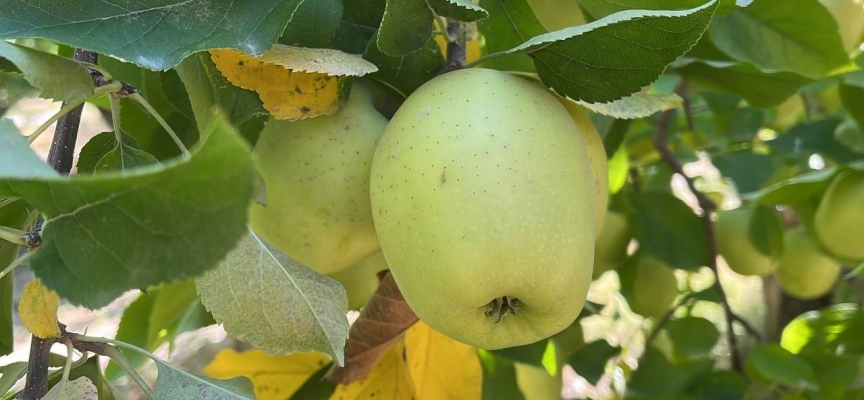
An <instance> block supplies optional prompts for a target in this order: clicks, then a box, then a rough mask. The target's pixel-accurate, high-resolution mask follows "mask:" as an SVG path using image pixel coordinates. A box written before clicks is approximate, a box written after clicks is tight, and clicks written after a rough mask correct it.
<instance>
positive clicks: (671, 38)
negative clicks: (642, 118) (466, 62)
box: [507, 0, 717, 103]
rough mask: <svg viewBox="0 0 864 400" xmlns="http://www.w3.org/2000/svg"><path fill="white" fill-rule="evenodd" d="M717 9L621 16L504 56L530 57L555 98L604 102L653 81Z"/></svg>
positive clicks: (561, 33)
mask: <svg viewBox="0 0 864 400" xmlns="http://www.w3.org/2000/svg"><path fill="white" fill-rule="evenodd" d="M716 6H717V1H716V0H711V1H710V2H708V3H705V4H704V5H702V6H700V7H697V8H694V9H690V10H686V11H641V10H639V11H637V10H631V11H624V12H620V13H617V14H613V15H610V16H608V17H606V18H603V19H601V20H598V21H595V22H592V23H590V24H586V25H579V26H575V27H571V28H565V29H562V30H560V31H555V32H551V33H547V34H544V35H539V36H535V37H533V38H531V39H529V40H528V41H527V42H525V43H523V44H521V45H519V46H517V47H514V48H512V49H510V50H508V51H507V52H508V53H511V54H517V53H524V54H528V55H530V56H531V58H532V59H533V60H534V65H535V67H536V68H537V74H538V75H539V77H540V80H541V81H542V82H543V83H544V84H545V85H546V86H547V87H550V88H552V89H553V90H554V91H555V92H557V93H558V94H560V95H562V96H566V97H569V98H571V99H574V100H582V101H586V102H589V103H606V102H610V101H613V100H617V99H620V98H622V97H625V96H629V95H631V94H633V93H636V92H638V91H639V90H641V88H642V87H643V86H646V85H648V84H650V83H651V82H653V81H654V80H656V79H657V77H658V76H660V74H661V73H663V71H664V70H665V69H666V66H667V65H669V64H670V63H672V62H673V61H675V59H676V58H678V57H679V56H681V55H682V54H684V53H686V52H687V50H689V49H690V48H691V47H692V46H693V45H694V44H695V43H696V41H697V40H699V38H700V37H701V36H702V33H703V32H704V31H705V28H706V27H707V26H708V22H709V21H710V20H711V16H712V15H713V13H714V9H716ZM608 49H615V51H614V52H609V50H608ZM598 54H604V55H605V56H604V57H600V58H598V57H597V55H598ZM634 66H638V67H634Z"/></svg>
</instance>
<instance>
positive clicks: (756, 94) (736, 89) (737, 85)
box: [679, 62, 813, 108]
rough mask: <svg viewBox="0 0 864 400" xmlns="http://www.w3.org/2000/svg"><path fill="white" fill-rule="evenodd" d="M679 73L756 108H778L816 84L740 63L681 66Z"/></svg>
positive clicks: (708, 88)
mask: <svg viewBox="0 0 864 400" xmlns="http://www.w3.org/2000/svg"><path fill="white" fill-rule="evenodd" d="M679 71H680V72H681V74H682V75H683V76H684V77H685V78H686V79H687V80H688V81H690V82H692V83H694V84H695V86H697V87H700V88H703V89H706V90H712V91H717V92H725V93H735V94H738V95H740V96H741V97H743V98H744V99H746V100H747V102H748V103H749V104H750V105H751V106H753V107H756V108H770V107H774V106H777V105H779V104H780V103H782V102H784V101H785V100H786V99H788V98H789V96H791V95H793V94H795V93H797V92H798V90H799V89H801V88H802V87H804V86H806V85H808V84H809V83H811V82H813V80H812V79H809V78H805V77H803V76H801V75H798V74H794V73H792V72H776V73H766V72H762V71H760V70H759V69H757V68H756V67H754V66H753V65H752V64H747V63H738V62H707V63H703V62H695V63H690V64H688V65H686V66H680V67H679Z"/></svg>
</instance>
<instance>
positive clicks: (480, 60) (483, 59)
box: [462, 51, 510, 68]
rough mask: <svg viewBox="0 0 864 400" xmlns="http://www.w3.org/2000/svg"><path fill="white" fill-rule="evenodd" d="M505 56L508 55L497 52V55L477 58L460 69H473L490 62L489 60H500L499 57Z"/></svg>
mask: <svg viewBox="0 0 864 400" xmlns="http://www.w3.org/2000/svg"><path fill="white" fill-rule="evenodd" d="M507 55H510V54H509V53H507V52H503V51H501V52H498V53H492V54H487V55H485V56H482V57H479V58H477V59H476V60H474V61H471V62H470V63H466V64H464V65H462V68H474V67H476V66H478V65H480V64H483V63H485V62H488V61H491V60H494V59H497V58H501V57H504V56H507Z"/></svg>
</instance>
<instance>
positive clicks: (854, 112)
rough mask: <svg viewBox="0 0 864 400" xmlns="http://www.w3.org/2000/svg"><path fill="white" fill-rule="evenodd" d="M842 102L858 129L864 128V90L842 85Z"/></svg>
mask: <svg viewBox="0 0 864 400" xmlns="http://www.w3.org/2000/svg"><path fill="white" fill-rule="evenodd" d="M862 72H864V71H862ZM845 82H846V81H845V80H844V83H845ZM840 100H841V101H842V102H843V108H845V109H846V112H848V113H849V115H850V116H851V117H852V119H854V120H855V122H856V123H857V124H858V127H862V126H864V88H862V87H859V86H853V85H848V84H841V85H840Z"/></svg>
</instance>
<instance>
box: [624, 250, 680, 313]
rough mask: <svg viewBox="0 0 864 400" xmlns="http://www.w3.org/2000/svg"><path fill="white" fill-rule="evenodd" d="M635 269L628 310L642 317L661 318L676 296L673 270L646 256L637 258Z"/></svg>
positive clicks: (676, 284)
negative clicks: (637, 262)
mask: <svg viewBox="0 0 864 400" xmlns="http://www.w3.org/2000/svg"><path fill="white" fill-rule="evenodd" d="M636 268H637V270H636V280H635V282H634V283H633V298H632V300H633V301H632V302H631V303H630V310H631V311H633V312H634V313H636V314H639V315H642V316H644V317H651V318H656V319H659V318H662V317H663V316H664V315H665V314H666V312H668V311H669V309H670V308H671V307H672V302H674V301H675V298H676V297H677V296H678V279H677V278H675V270H674V269H672V267H670V266H668V265H666V263H664V262H662V261H660V260H658V259H656V258H654V257H652V256H649V255H647V254H642V255H640V256H639V264H638V265H637V266H636Z"/></svg>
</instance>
